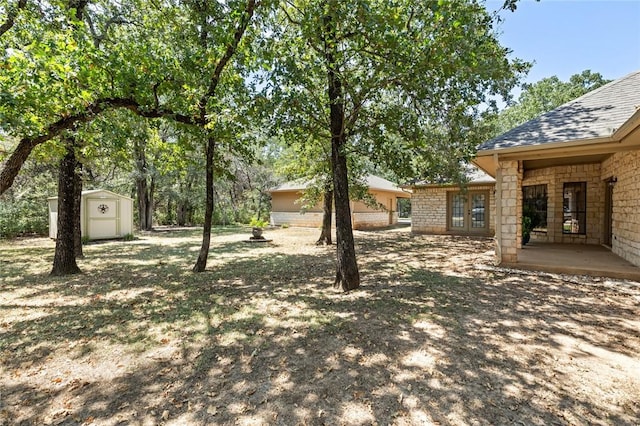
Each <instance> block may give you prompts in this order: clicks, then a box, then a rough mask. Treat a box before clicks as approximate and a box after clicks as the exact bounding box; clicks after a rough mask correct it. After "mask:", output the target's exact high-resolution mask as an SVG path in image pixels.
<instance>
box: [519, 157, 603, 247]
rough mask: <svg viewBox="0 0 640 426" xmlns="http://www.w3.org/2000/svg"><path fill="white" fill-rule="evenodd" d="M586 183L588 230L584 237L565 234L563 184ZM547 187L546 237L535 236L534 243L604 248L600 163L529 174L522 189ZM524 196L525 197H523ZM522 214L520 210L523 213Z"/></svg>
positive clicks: (549, 168) (582, 235)
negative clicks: (544, 185) (538, 186)
mask: <svg viewBox="0 0 640 426" xmlns="http://www.w3.org/2000/svg"><path fill="white" fill-rule="evenodd" d="M566 182H586V184H587V194H586V198H587V218H586V225H587V229H586V232H585V234H564V233H563V232H562V227H563V222H564V211H563V199H564V194H563V191H564V183H566ZM540 184H546V185H547V197H548V198H547V234H546V235H545V234H540V233H535V234H534V235H532V238H533V239H534V240H539V241H545V242H553V243H570V244H601V243H602V241H603V235H604V196H605V194H604V188H605V183H604V182H603V180H602V178H601V166H600V163H592V164H579V165H571V166H556V167H547V168H543V169H535V170H527V171H526V172H525V173H524V177H523V180H522V186H529V185H540ZM521 196H522V195H521ZM520 211H521V210H520Z"/></svg>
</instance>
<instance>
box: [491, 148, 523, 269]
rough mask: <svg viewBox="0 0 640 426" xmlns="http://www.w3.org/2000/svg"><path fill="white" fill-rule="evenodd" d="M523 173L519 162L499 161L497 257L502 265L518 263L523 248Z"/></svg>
mask: <svg viewBox="0 0 640 426" xmlns="http://www.w3.org/2000/svg"><path fill="white" fill-rule="evenodd" d="M521 184H522V171H521V170H520V169H519V167H518V161H515V160H514V161H503V160H501V161H499V162H498V168H497V173H496V257H497V260H498V262H500V263H516V262H517V261H518V254H517V249H518V248H520V247H521V246H522V242H521V237H520V235H522V230H521V225H522V224H521V219H520V214H519V213H518V212H520V211H522V192H521Z"/></svg>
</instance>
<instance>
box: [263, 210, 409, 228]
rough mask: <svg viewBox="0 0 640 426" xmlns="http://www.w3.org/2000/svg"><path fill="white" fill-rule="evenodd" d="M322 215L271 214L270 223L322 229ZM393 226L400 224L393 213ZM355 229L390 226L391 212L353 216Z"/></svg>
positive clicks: (334, 221) (333, 217)
mask: <svg viewBox="0 0 640 426" xmlns="http://www.w3.org/2000/svg"><path fill="white" fill-rule="evenodd" d="M322 215H323V214H322V213H319V212H306V213H300V212H271V216H270V220H269V223H270V224H271V225H273V226H281V225H289V226H303V227H311V228H320V227H321V226H322ZM391 219H392V224H396V223H398V214H397V213H391ZM351 220H352V226H353V229H369V228H383V227H385V226H389V212H380V211H378V212H369V213H352V214H351ZM331 225H332V226H333V227H335V226H336V216H335V214H333V215H332V217H331Z"/></svg>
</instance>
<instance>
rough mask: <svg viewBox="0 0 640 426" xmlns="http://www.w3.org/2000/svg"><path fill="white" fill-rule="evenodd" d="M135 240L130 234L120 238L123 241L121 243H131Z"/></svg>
mask: <svg viewBox="0 0 640 426" xmlns="http://www.w3.org/2000/svg"><path fill="white" fill-rule="evenodd" d="M135 239H136V237H135V235H133V234H131V233H128V234H125V235H124V236H123V237H122V240H123V241H133V240H135Z"/></svg>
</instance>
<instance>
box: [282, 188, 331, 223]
mask: <svg viewBox="0 0 640 426" xmlns="http://www.w3.org/2000/svg"><path fill="white" fill-rule="evenodd" d="M300 197H302V192H299V191H295V192H293V191H292V192H274V193H272V194H271V210H272V211H274V212H297V213H299V212H300V210H301V208H302V204H301V203H300V201H299V199H300ZM306 211H307V212H320V213H322V204H318V205H317V206H314V207H313V208H310V209H307V210H306ZM321 217H322V216H321ZM320 220H321V221H322V219H320Z"/></svg>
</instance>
